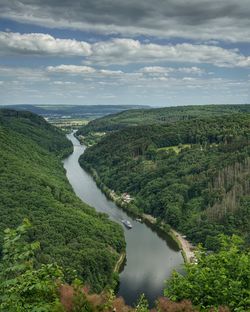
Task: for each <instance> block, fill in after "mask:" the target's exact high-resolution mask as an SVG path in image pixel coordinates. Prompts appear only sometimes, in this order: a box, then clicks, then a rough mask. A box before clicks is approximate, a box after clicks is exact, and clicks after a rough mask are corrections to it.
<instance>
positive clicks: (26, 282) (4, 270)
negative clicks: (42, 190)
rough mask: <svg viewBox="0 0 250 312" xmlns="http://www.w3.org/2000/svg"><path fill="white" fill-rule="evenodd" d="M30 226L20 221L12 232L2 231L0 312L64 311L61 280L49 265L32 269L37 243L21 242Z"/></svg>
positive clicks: (58, 272)
mask: <svg viewBox="0 0 250 312" xmlns="http://www.w3.org/2000/svg"><path fill="white" fill-rule="evenodd" d="M29 228H30V223H29V221H27V220H24V222H23V224H22V225H20V226H19V227H18V228H17V229H16V230H12V229H6V230H5V236H4V245H3V258H2V261H1V262H0V310H1V311H2V312H16V311H19V312H28V311H43V312H52V311H54V312H56V311H58V312H59V311H64V309H63V307H62V305H61V304H60V301H59V294H58V286H59V284H60V283H61V282H62V280H63V273H62V270H61V268H60V267H58V266H57V265H53V264H47V265H41V266H39V268H34V262H35V261H34V260H35V259H34V255H35V252H36V251H37V250H38V249H39V243H38V242H33V243H30V244H29V243H27V242H25V235H26V234H27V231H28V229H29Z"/></svg>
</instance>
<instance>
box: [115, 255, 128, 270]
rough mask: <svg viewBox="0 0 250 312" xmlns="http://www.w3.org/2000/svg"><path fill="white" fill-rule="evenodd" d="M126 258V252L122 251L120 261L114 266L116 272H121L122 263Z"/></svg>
mask: <svg viewBox="0 0 250 312" xmlns="http://www.w3.org/2000/svg"><path fill="white" fill-rule="evenodd" d="M125 260H126V252H125V251H124V252H122V253H121V255H120V258H119V259H118V261H117V262H116V265H115V267H114V273H119V271H120V268H121V267H122V265H123V264H124V261H125Z"/></svg>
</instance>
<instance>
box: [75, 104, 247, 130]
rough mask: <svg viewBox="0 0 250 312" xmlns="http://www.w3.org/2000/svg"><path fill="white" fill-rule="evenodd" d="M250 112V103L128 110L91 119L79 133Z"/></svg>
mask: <svg viewBox="0 0 250 312" xmlns="http://www.w3.org/2000/svg"><path fill="white" fill-rule="evenodd" d="M239 112H241V113H243V114H244V113H249V112H250V105H249V104H244V105H202V106H200V105H196V106H177V107H163V108H157V109H136V110H127V111H124V112H121V113H118V114H113V115H108V116H104V117H102V118H99V119H95V120H93V121H91V122H90V123H89V124H88V125H87V126H84V127H82V128H80V129H79V131H78V132H77V134H78V135H89V134H90V135H91V133H92V132H103V131H106V132H109V131H117V130H121V129H124V128H127V127H129V126H137V125H152V124H165V123H173V122H176V121H178V120H180V121H183V120H193V119H196V118H200V117H206V118H207V117H212V116H218V115H221V116H222V115H225V116H227V115H231V114H233V113H239Z"/></svg>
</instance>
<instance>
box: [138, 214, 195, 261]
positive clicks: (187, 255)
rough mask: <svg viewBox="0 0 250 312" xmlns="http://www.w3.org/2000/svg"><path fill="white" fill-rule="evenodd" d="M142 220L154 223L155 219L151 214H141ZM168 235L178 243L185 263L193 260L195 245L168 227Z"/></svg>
mask: <svg viewBox="0 0 250 312" xmlns="http://www.w3.org/2000/svg"><path fill="white" fill-rule="evenodd" d="M142 218H143V220H147V221H148V222H150V223H152V224H156V222H157V220H156V218H154V217H153V216H151V215H148V214H145V213H144V214H143V215H142ZM168 233H169V235H170V236H171V237H172V238H173V240H174V241H175V242H176V243H177V244H178V246H179V248H180V249H181V251H182V256H183V258H184V261H185V262H186V263H191V262H194V261H195V254H194V249H195V247H194V246H193V245H192V244H191V243H190V242H189V241H188V240H187V239H185V237H183V235H181V234H180V233H178V232H177V231H175V230H174V229H172V228H170V230H169V232H168Z"/></svg>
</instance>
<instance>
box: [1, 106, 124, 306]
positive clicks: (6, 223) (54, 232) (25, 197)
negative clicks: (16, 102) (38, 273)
mask: <svg viewBox="0 0 250 312" xmlns="http://www.w3.org/2000/svg"><path fill="white" fill-rule="evenodd" d="M0 147H1V148H0V214H1V218H0V257H2V256H3V231H4V230H5V229H6V228H7V227H10V228H13V227H16V226H18V225H20V224H21V223H22V221H23V219H24V218H28V219H29V220H30V222H31V223H32V224H33V226H34V227H33V228H32V230H31V231H29V234H28V236H27V239H28V241H33V240H38V241H40V250H39V252H38V253H37V254H36V257H35V265H40V264H48V263H54V262H56V263H57V264H58V265H60V266H62V268H63V269H64V272H65V279H66V281H69V282H70V281H71V280H72V279H74V277H75V275H76V274H77V275H78V276H79V277H80V278H81V279H82V280H83V281H84V282H85V283H86V285H89V286H91V287H92V289H93V290H94V291H101V290H102V289H103V288H104V287H105V286H107V285H112V284H113V281H114V274H113V269H114V267H115V264H116V262H117V260H118V258H119V255H120V253H121V252H122V251H123V250H124V249H125V240H124V236H123V230H122V227H121V226H119V225H118V224H115V223H113V222H111V221H110V220H109V219H108V217H107V215H105V214H101V213H97V212H95V210H94V209H93V208H91V207H89V206H88V205H86V204H84V203H82V201H81V200H80V199H78V197H76V195H75V194H74V192H73V190H72V188H71V186H70V184H69V182H68V180H67V178H66V175H65V170H64V169H63V165H62V158H63V157H65V156H66V155H68V154H69V153H71V152H72V145H71V142H69V141H68V140H67V139H66V137H65V134H64V133H63V132H61V130H58V129H56V128H55V127H53V126H51V125H50V124H48V123H47V122H46V121H45V120H44V119H43V118H42V117H39V116H37V115H34V114H33V113H29V112H17V111H14V110H9V109H3V110H0ZM39 311H40V310H39Z"/></svg>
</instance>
